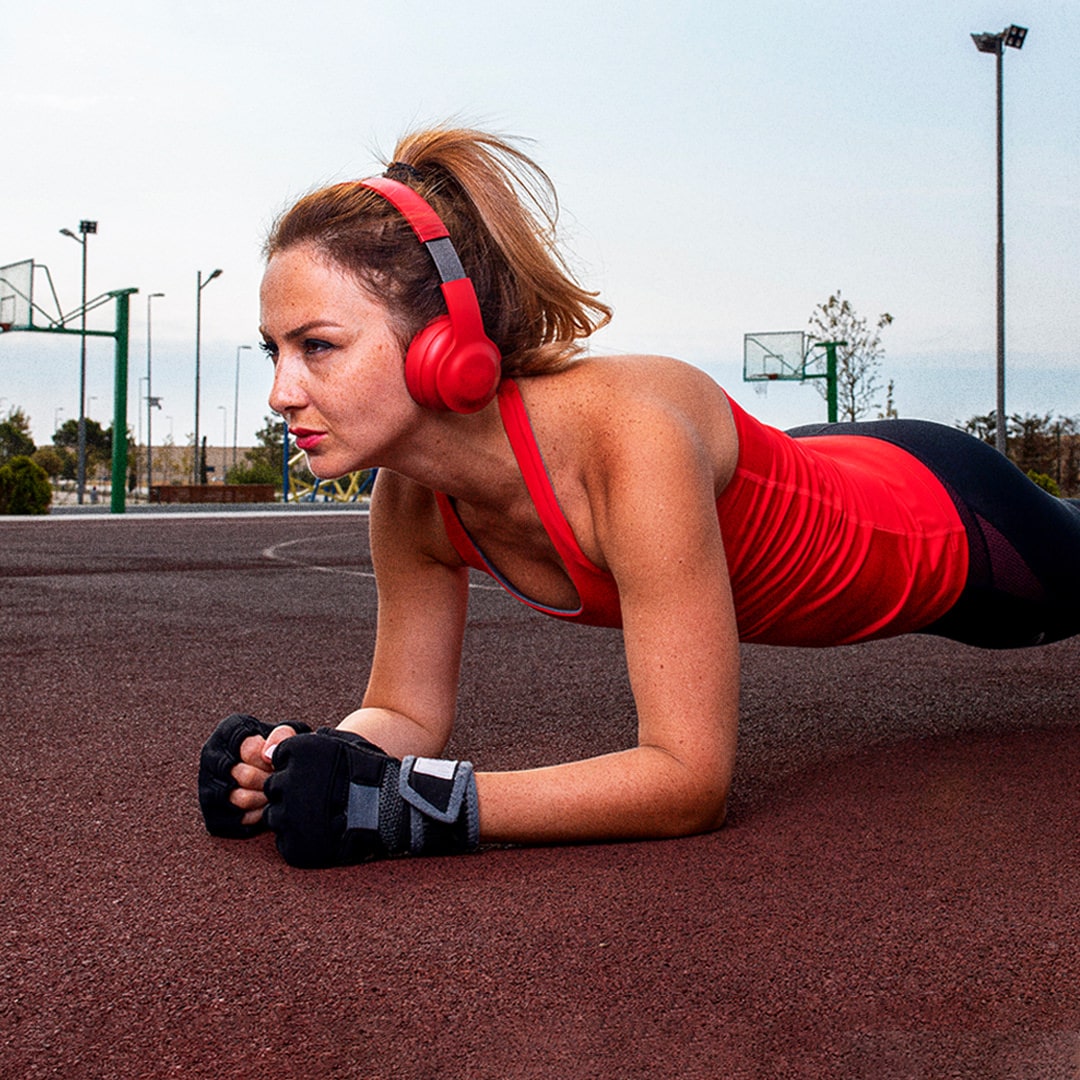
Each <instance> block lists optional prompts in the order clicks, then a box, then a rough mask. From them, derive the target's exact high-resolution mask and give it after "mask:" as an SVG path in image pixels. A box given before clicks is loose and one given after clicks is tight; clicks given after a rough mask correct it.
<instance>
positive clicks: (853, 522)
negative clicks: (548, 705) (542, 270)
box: [439, 358, 967, 645]
mask: <svg viewBox="0 0 1080 1080" xmlns="http://www.w3.org/2000/svg"><path fill="white" fill-rule="evenodd" d="M590 369H591V370H590ZM571 376H572V379H571ZM556 380H563V381H561V382H556ZM521 387H522V390H523V393H520V394H519V393H518V392H517V387H516V386H515V385H514V384H513V383H509V382H508V383H507V384H506V385H504V388H503V390H502V392H501V393H500V399H499V401H500V405H499V407H500V412H501V415H502V418H503V422H504V425H505V427H506V430H507V434H508V437H509V438H510V442H511V445H512V447H513V450H514V453H515V457H516V459H517V461H518V464H519V467H520V468H521V469H522V475H523V477H524V478H525V481H526V483H527V485H528V487H529V497H530V499H531V502H532V505H533V507H534V509H535V512H536V515H537V517H538V518H539V523H540V524H541V525H542V527H543V532H544V533H545V534H546V537H547V540H548V542H549V544H550V546H551V547H552V548H553V549H554V556H556V558H554V559H553V560H552V561H553V562H554V563H557V564H558V565H559V566H560V567H561V571H562V573H563V575H564V577H565V581H566V585H567V588H566V589H563V590H551V591H549V596H548V597H540V598H537V596H536V595H535V593H534V594H533V595H527V593H529V589H528V588H527V587H522V588H520V589H519V588H516V587H515V586H514V585H513V584H511V582H513V581H524V578H523V577H522V576H521V575H520V574H519V573H518V572H516V571H517V567H519V566H521V565H523V564H522V563H521V562H517V563H515V561H514V559H513V558H512V557H511V555H510V549H509V548H505V549H502V548H500V546H499V543H498V542H497V540H494V539H493V543H492V544H491V546H490V547H489V546H488V545H487V543H486V540H485V531H484V529H483V528H482V527H481V528H480V529H479V531H477V530H476V529H473V527H472V525H471V524H469V525H468V527H466V525H463V523H462V518H461V517H460V516H459V513H458V508H455V506H454V505H453V503H452V501H451V500H449V499H447V498H446V497H445V496H440V497H439V505H440V510H441V511H442V516H443V521H444V524H445V527H446V530H447V535H448V537H449V539H450V540H451V542H452V543H453V544H454V547H455V548H456V550H457V551H458V554H459V555H460V557H461V558H462V559H463V560H464V561H465V562H467V563H468V564H470V565H472V566H475V567H476V568H477V569H481V570H484V571H485V572H486V573H489V574H492V575H493V576H494V577H496V578H497V579H499V580H500V581H501V583H502V584H503V585H504V587H507V588H508V590H509V591H510V592H511V593H512V594H513V595H515V596H516V597H517V598H518V599H520V600H522V601H524V602H526V603H529V604H530V605H531V606H533V607H536V608H537V609H538V610H541V611H544V612H545V613H547V614H553V615H558V616H561V617H564V618H568V619H573V620H575V621H580V622H585V623H590V624H594V625H610V626H617V625H619V623H620V615H619V593H618V586H617V582H616V581H615V579H614V578H613V576H612V575H611V574H610V573H609V572H608V571H607V569H606V566H605V561H604V556H603V547H602V541H601V539H600V537H599V536H598V535H597V533H596V530H595V528H594V527H593V524H594V516H593V514H592V513H591V510H590V506H591V499H592V498H594V497H595V496H594V492H591V490H590V489H591V488H595V487H596V485H597V483H599V482H600V481H598V480H597V479H596V474H597V473H598V472H599V473H602V471H603V457H604V453H605V445H606V444H608V443H611V442H615V443H619V442H620V441H622V440H632V439H633V438H634V431H635V426H636V425H637V424H639V423H644V422H647V421H646V420H645V419H644V418H647V416H648V415H649V413H650V410H651V409H653V408H655V407H656V406H657V401H653V400H651V399H653V398H654V397H655V398H656V399H657V400H658V401H660V402H662V406H663V408H664V409H665V410H672V409H673V410H675V411H676V412H677V414H678V415H679V417H680V419H681V420H683V421H684V422H685V429H686V431H687V437H690V438H693V439H695V440H699V441H700V443H701V445H702V447H703V448H704V459H705V460H706V461H707V462H708V463H709V464H708V465H707V466H706V467H708V468H710V469H711V471H712V476H711V477H710V478H709V480H710V482H711V483H713V485H714V489H715V492H716V506H717V518H718V523H719V527H720V530H721V534H722V537H723V542H724V548H725V552H726V555H727V561H728V569H729V573H730V577H731V584H732V592H733V596H734V602H735V611H736V618H737V622H738V625H739V634H740V637H741V638H742V639H743V640H745V641H761V642H768V643H773V644H792V645H827V644H841V643H847V642H852V641H859V640H864V639H868V638H872V637H881V636H887V635H892V634H898V633H904V632H907V631H911V630H915V629H918V628H920V627H921V626H925V625H927V624H928V623H929V622H932V621H933V620H934V619H935V618H937V617H938V616H939V615H941V614H942V613H943V612H944V611H945V610H947V609H948V607H950V606H951V604H952V603H953V602H954V601H955V599H956V596H957V595H958V594H959V590H960V588H961V587H962V585H963V580H964V577H965V576H966V568H967V561H966V560H967V552H966V543H965V541H964V537H963V529H962V527H961V525H960V521H959V517H958V515H957V513H956V510H955V508H954V507H953V504H952V502H951V500H950V499H949V497H948V494H947V493H946V492H945V490H944V488H942V486H941V485H940V484H939V483H938V482H937V480H936V479H935V478H934V476H933V475H932V474H931V473H930V472H929V470H928V469H926V468H925V467H924V466H923V465H922V464H921V463H919V462H918V461H916V460H915V459H914V458H912V457H911V456H910V455H909V454H907V453H906V452H904V451H902V450H900V449H898V448H896V447H893V446H892V445H891V444H888V443H884V442H882V441H881V440H878V439H869V438H865V437H860V436H844V437H824V438H815V439H810V440H794V439H791V438H790V437H789V436H787V435H785V434H783V433H782V432H779V431H777V430H775V429H773V428H769V427H767V426H766V425H763V424H761V423H759V422H758V421H756V420H754V419H753V418H752V417H750V416H749V415H747V414H746V413H745V412H744V411H743V410H742V409H740V408H739V407H738V406H737V405H735V404H734V403H732V402H730V401H729V399H728V398H727V396H726V395H725V394H724V393H723V391H722V390H720V388H719V387H718V386H716V384H715V383H713V382H712V380H710V379H708V377H707V376H705V375H704V374H703V373H701V372H700V371H697V369H693V368H688V367H686V366H685V365H681V364H678V363H676V362H674V361H666V360H660V359H655V360H653V359H651V358H634V359H632V360H621V359H620V360H612V361H586V362H583V363H582V364H581V365H577V370H574V371H572V372H567V373H562V374H560V375H557V376H547V377H544V379H542V380H522V381H521ZM622 450H623V451H625V450H626V447H625V445H624V446H623V447H622ZM650 464H651V468H650V469H649V470H648V474H649V476H650V477H652V482H653V483H655V484H656V485H658V486H659V485H662V484H663V483H664V468H663V462H660V461H658V462H653V463H650ZM465 520H466V522H468V519H467V518H466V519H465ZM470 531H472V532H473V533H474V534H475V535H473V536H470V535H469V534H470ZM504 553H505V557H506V564H504V562H503V554H504ZM507 566H509V567H510V568H511V572H510V573H505V574H504V573H503V571H504V570H506V568H507ZM535 580H539V579H535ZM556 593H558V595H557V596H556ZM553 598H554V600H555V602H552V599H553Z"/></svg>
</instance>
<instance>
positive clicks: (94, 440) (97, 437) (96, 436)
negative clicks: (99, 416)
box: [53, 416, 112, 458]
mask: <svg viewBox="0 0 1080 1080" xmlns="http://www.w3.org/2000/svg"><path fill="white" fill-rule="evenodd" d="M53 445H54V446H63V447H66V448H67V449H69V450H77V449H78V446H79V421H78V420H76V419H70V420H65V421H64V422H63V423H62V424H61V425H60V426H59V427H58V428H57V429H56V431H55V432H54V433H53ZM86 450H87V453H89V452H90V451H91V450H94V451H96V452H97V453H99V454H100V455H101V456H102V457H103V458H111V457H112V428H109V429H107V430H106V429H105V428H103V427H102V426H101V425H100V424H99V423H98V422H97V421H96V420H91V419H90V417H89V416H88V417H86Z"/></svg>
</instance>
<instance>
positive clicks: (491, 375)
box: [405, 315, 502, 413]
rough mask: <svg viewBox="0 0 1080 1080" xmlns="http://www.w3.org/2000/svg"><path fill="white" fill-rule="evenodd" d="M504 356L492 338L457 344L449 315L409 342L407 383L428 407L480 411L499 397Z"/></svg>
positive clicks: (416, 396) (441, 317) (415, 396)
mask: <svg viewBox="0 0 1080 1080" xmlns="http://www.w3.org/2000/svg"><path fill="white" fill-rule="evenodd" d="M501 376H502V358H501V356H500V354H499V350H498V347H497V346H496V345H495V343H494V342H493V341H492V340H491V339H490V338H488V337H479V338H474V339H473V340H471V341H468V342H465V343H464V344H462V345H457V344H455V341H454V325H453V323H452V322H451V320H450V316H449V315H440V316H439V317H438V318H436V319H432V321H431V322H429V323H428V324H427V326H425V327H424V328H423V329H422V330H421V331H420V332H419V333H418V334H417V335H416V337H414V338H413V339H412V341H411V342H410V343H409V348H408V351H407V352H406V354H405V385H406V386H407V387H408V390H409V393H410V395H412V399H413V400H414V401H415V402H416V403H417V404H418V405H423V406H424V408H427V409H439V410H441V411H444V412H445V411H449V412H458V413H472V412H478V411H479V410H480V409H482V408H483V407H484V406H485V405H487V404H488V402H490V401H491V400H492V398H493V397H494V396H495V392H496V390H497V389H498V387H499V380H500V378H501Z"/></svg>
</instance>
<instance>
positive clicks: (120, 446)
mask: <svg viewBox="0 0 1080 1080" xmlns="http://www.w3.org/2000/svg"><path fill="white" fill-rule="evenodd" d="M138 291H139V290H138V289H121V290H119V291H117V292H114V293H112V294H111V295H112V297H113V298H114V299H115V300H116V364H115V373H114V376H113V441H112V502H111V505H110V510H111V512H112V513H114V514H122V513H123V512H124V508H125V504H126V497H127V460H128V458H127V393H128V327H129V323H130V320H129V307H130V298H131V294H132V293H135V292H138Z"/></svg>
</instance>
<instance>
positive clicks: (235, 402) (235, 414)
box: [232, 345, 251, 469]
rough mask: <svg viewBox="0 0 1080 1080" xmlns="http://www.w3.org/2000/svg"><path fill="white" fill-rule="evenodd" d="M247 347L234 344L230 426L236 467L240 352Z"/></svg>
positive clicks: (249, 347) (233, 460) (233, 459)
mask: <svg viewBox="0 0 1080 1080" xmlns="http://www.w3.org/2000/svg"><path fill="white" fill-rule="evenodd" d="M244 349H247V350H249V351H250V349H251V346H250V345H237V346H236V385H235V387H234V388H233V426H232V467H233V468H234V469H235V468H236V446H237V442H238V441H239V440H238V438H237V435H238V428H237V421H238V420H239V418H240V353H241V352H243V351H244Z"/></svg>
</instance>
